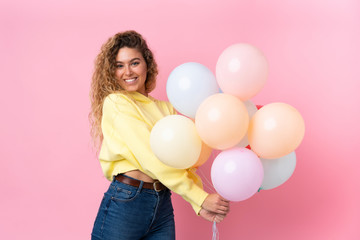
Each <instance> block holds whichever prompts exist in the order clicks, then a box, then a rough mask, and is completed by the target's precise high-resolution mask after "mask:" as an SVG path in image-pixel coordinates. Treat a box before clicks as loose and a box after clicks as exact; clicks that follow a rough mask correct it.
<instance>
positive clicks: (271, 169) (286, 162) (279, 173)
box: [260, 152, 296, 190]
mask: <svg viewBox="0 0 360 240" xmlns="http://www.w3.org/2000/svg"><path fill="white" fill-rule="evenodd" d="M260 160H261V163H262V164H263V167H264V179H263V182H262V184H261V189H262V190H269V189H273V188H276V187H278V186H280V185H281V184H283V183H284V182H286V181H287V180H288V179H289V178H290V177H291V175H292V174H293V172H294V170H295V166H296V155H295V152H291V153H290V154H288V155H285V156H283V157H280V158H277V159H263V158H260Z"/></svg>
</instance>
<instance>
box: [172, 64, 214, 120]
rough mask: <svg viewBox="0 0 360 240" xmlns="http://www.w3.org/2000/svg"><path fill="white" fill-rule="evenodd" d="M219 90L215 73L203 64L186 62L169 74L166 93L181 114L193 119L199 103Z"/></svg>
mask: <svg viewBox="0 0 360 240" xmlns="http://www.w3.org/2000/svg"><path fill="white" fill-rule="evenodd" d="M218 92H219V86H218V84H217V82H216V78H215V75H214V74H213V73H212V72H211V71H210V70H209V69H208V68H207V67H205V66H204V65H202V64H200V63H196V62H188V63H184V64H181V65H179V66H178V67H176V68H175V69H174V70H173V71H172V72H171V73H170V75H169V78H168V81H167V83H166V93H167V96H168V98H169V101H170V103H171V104H172V105H173V106H174V107H175V109H176V110H177V111H178V112H180V113H182V114H183V115H185V116H187V117H190V118H193V119H195V115H196V111H197V109H198V108H199V106H200V104H201V103H202V102H203V101H204V100H205V99H206V98H207V97H209V96H211V95H213V94H216V93H218Z"/></svg>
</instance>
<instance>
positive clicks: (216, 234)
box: [212, 221, 219, 240]
mask: <svg viewBox="0 0 360 240" xmlns="http://www.w3.org/2000/svg"><path fill="white" fill-rule="evenodd" d="M212 232H213V235H212V240H219V231H218V229H217V227H216V222H215V221H214V223H213V226H212Z"/></svg>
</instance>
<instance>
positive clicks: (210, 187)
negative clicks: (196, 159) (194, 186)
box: [198, 168, 216, 192]
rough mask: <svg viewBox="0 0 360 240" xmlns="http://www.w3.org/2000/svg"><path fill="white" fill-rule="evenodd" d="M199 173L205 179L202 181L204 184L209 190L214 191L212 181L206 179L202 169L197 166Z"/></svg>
mask: <svg viewBox="0 0 360 240" xmlns="http://www.w3.org/2000/svg"><path fill="white" fill-rule="evenodd" d="M198 170H199V173H200V174H201V176H202V177H203V178H204V179H205V181H206V182H203V184H204V186H205V187H207V188H208V189H209V190H210V192H216V190H215V188H214V186H213V185H212V183H211V182H210V181H209V180H208V179H207V177H206V176H205V174H204V173H203V171H201V169H200V168H198Z"/></svg>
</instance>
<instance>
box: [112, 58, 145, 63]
mask: <svg viewBox="0 0 360 240" xmlns="http://www.w3.org/2000/svg"><path fill="white" fill-rule="evenodd" d="M135 60H140V58H133V59H131V60H130V62H133V61H135ZM116 63H123V62H122V61H116Z"/></svg>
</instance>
